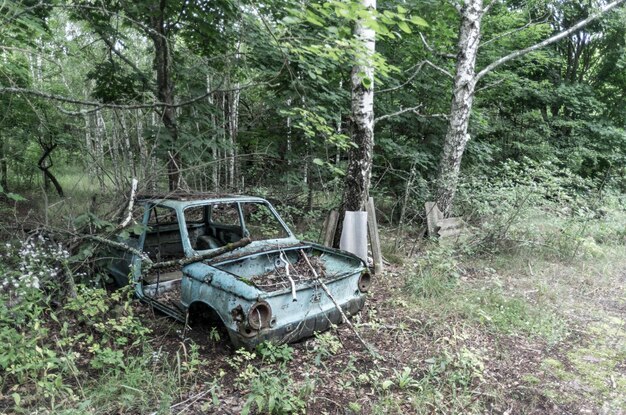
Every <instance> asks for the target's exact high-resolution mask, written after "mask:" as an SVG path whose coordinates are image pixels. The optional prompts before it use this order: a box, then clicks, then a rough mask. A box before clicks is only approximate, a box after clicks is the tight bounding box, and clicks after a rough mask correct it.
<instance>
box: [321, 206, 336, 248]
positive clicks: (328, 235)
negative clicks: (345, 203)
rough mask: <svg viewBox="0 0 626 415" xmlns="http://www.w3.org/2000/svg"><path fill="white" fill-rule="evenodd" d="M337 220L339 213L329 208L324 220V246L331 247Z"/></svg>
mask: <svg viewBox="0 0 626 415" xmlns="http://www.w3.org/2000/svg"><path fill="white" fill-rule="evenodd" d="M338 220H339V213H338V212H337V211H336V210H331V211H330V213H329V214H328V217H327V218H326V221H325V222H324V246H328V247H332V246H333V240H334V239H335V232H336V231H337V221H338Z"/></svg>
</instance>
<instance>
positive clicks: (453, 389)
mask: <svg viewBox="0 0 626 415" xmlns="http://www.w3.org/2000/svg"><path fill="white" fill-rule="evenodd" d="M540 213H541V214H540V215H539V216H538V217H539V218H544V219H543V220H544V221H543V222H541V221H540V220H538V221H533V222H528V223H525V224H524V226H527V229H530V231H532V232H534V234H535V235H541V236H542V237H543V238H544V239H543V241H545V242H546V243H543V242H541V241H542V240H539V241H540V242H533V243H526V244H521V243H520V242H519V241H517V240H516V241H514V242H515V243H514V244H510V245H507V244H509V242H511V241H509V240H507V241H504V242H503V243H500V244H499V245H498V246H497V247H496V248H497V249H494V250H489V249H485V247H481V249H480V252H481V254H480V255H479V254H477V253H476V251H474V252H473V253H472V251H471V249H472V244H471V243H468V244H465V245H461V246H456V247H454V248H451V247H446V246H439V245H437V244H434V243H430V242H424V243H422V246H421V247H419V249H417V250H416V253H415V254H414V255H412V256H410V257H409V256H406V255H404V254H402V253H403V252H408V251H413V249H412V248H411V246H412V244H413V243H414V241H404V242H400V243H399V245H396V242H397V241H396V240H395V238H396V237H397V235H396V232H392V231H385V230H383V232H382V233H383V237H384V238H383V239H384V240H383V248H384V253H385V255H386V258H387V259H388V260H389V261H390V262H391V264H389V265H388V266H386V269H385V271H384V272H383V273H382V274H380V275H376V276H375V278H374V279H373V284H372V287H371V289H370V292H369V293H368V296H367V301H366V304H365V307H364V308H363V310H362V311H361V312H360V313H358V314H357V315H356V316H355V317H354V318H353V319H352V320H353V323H354V325H355V327H356V328H357V330H358V332H359V333H360V334H361V336H362V337H363V338H364V339H365V341H366V342H367V343H368V344H370V345H371V346H372V348H373V349H374V350H375V356H372V355H371V354H370V353H369V352H368V351H367V350H365V349H364V347H363V345H362V344H361V343H360V342H359V341H358V340H357V338H356V336H355V335H354V333H353V332H352V331H351V330H350V329H349V328H348V327H347V326H346V325H341V326H339V327H337V328H335V329H331V330H329V331H327V332H325V333H319V334H317V335H316V336H314V337H313V338H310V339H307V340H304V341H301V342H299V343H296V344H292V345H289V346H274V345H271V344H265V345H263V346H262V347H260V348H258V349H257V350H256V351H255V352H249V351H244V350H235V349H234V348H233V346H231V344H230V343H229V341H228V338H227V336H226V334H225V333H223V332H220V331H218V330H216V329H212V328H210V327H193V328H192V329H191V330H190V331H186V332H184V331H183V325H182V324H179V323H177V322H175V321H173V320H171V319H169V318H167V317H164V316H163V315H160V314H158V313H157V312H155V311H154V310H152V309H151V308H150V307H149V306H147V305H145V304H141V303H139V302H137V301H135V300H128V301H130V303H129V304H131V306H130V308H131V309H132V312H129V311H128V310H127V309H126V308H125V307H126V305H124V304H122V305H121V306H120V305H118V306H109V305H107V304H105V303H106V301H107V300H103V298H105V299H108V298H110V297H112V296H113V294H111V293H107V292H106V291H104V290H101V293H100V294H98V295H100V296H104V297H98V295H96V294H93V293H90V292H87V293H88V294H87V295H85V294H84V293H83V294H82V295H80V296H78V298H77V299H73V300H70V301H69V302H68V304H66V305H64V306H63V307H59V306H58V304H56V305H55V304H52V306H51V308H49V309H45V310H43V311H42V310H40V311H39V312H38V313H39V314H37V315H38V317H37V318H39V319H40V321H41V324H40V323H39V321H36V322H34V323H33V322H29V321H28V320H25V321H26V323H24V324H27V326H24V327H28V328H27V330H31V331H32V332H33V333H34V334H33V335H32V336H30V337H32V339H31V338H30V337H29V336H25V332H24V331H23V329H20V330H18V331H15V330H13V331H11V330H9V327H8V326H7V327H5V328H3V327H0V335H1V336H5V337H2V339H6V340H3V341H5V343H8V344H12V348H8V349H6V350H5V351H8V352H9V358H15V359H18V358H19V359H22V360H24V361H25V362H27V363H28V365H30V366H24V367H25V369H24V371H23V372H20V370H21V368H19V367H13V368H11V369H12V370H13V372H14V373H16V376H20V374H21V373H27V374H28V375H21V376H22V377H21V379H23V381H22V382H17V383H16V382H13V379H15V378H14V377H9V376H4V375H2V374H0V381H1V382H2V383H1V384H0V386H2V389H0V414H1V413H7V414H13V413H21V414H25V413H29V414H32V413H38V414H50V413H54V414H67V415H69V414H72V415H74V414H81V415H82V414H112V413H120V414H137V413H141V414H176V415H185V414H207V413H214V414H239V413H248V412H249V413H274V414H288V413H308V414H432V413H442V414H460V413H464V414H465V413H467V414H485V413H493V414H509V415H511V414H612V415H613V414H614V415H620V414H626V248H625V245H624V242H625V241H626V240H625V239H624V235H625V233H624V232H625V231H624V224H625V223H626V215H625V214H624V212H622V211H619V212H615V213H614V214H615V215H616V216H606V217H602V218H600V219H594V220H593V221H585V222H583V223H582V225H581V226H582V227H578V228H577V227H572V226H570V225H568V224H569V223H570V222H568V221H570V219H567V218H566V219H562V218H561V219H559V217H558V216H554V217H550V218H545V215H543V212H540ZM16 215H17V214H16ZM555 218H556V219H555ZM546 224H549V229H548V225H546ZM583 231H584V232H583ZM546 235H547V236H546ZM572 235H573V236H572ZM531 236H532V235H531ZM548 237H549V238H551V239H549V240H548V239H547V238H548ZM527 242H528V241H527ZM547 242H549V244H548V243H547ZM404 244H407V246H404ZM7 245H8V244H7ZM494 246H495V245H494ZM7 258H8V256H7ZM55 262H56V259H55ZM2 266H4V265H3V264H2V263H1V262H0V267H2ZM80 301H83V303H81V302H80ZM27 308H28V307H27ZM98 310H100V311H98ZM5 312H6V313H5V314H6V316H5V317H6V318H9V319H13V318H14V317H13V316H14V315H15V312H16V311H15V310H14V309H6V310H5ZM26 312H27V313H30V311H29V310H26ZM7 313H8V314H7ZM72 313H74V314H72ZM28 315H30V314H28ZM81 315H82V316H81ZM129 316H139V317H140V319H141V322H142V324H143V325H145V326H146V327H148V328H149V329H150V330H151V332H150V333H148V334H143V333H144V332H143V325H141V324H140V325H139V326H138V325H137V324H135V323H134V322H133V320H132V318H131V317H129ZM29 318H30V317H29ZM96 318H101V319H102V320H101V322H99V323H95V324H94V323H93V322H92V320H93V321H96ZM31 323H32V324H31ZM42 327H44V328H45V330H44V329H42ZM128 330H132V332H131V334H129V333H128ZM140 332H141V333H142V334H140V335H139V334H137V335H135V334H136V333H140ZM90 333H91V334H90ZM98 333H99V334H98ZM11 336H13V337H11ZM51 339H52V340H51ZM120 339H121V340H120ZM133 339H146V341H145V342H144V341H143V340H142V342H140V344H137V342H136V341H135V342H134V343H133ZM31 340H32V341H31ZM125 342H128V343H125ZM19 344H22V345H23V347H22V346H19ZM44 345H46V347H47V348H48V349H46V348H45V347H44ZM28 348H31V349H32V350H31V349H28ZM42 348H43V350H42ZM20 351H24V353H23V356H22V355H19V356H18V357H15V356H13V357H12V355H11V353H13V354H16V353H17V354H19V352H20ZM46 353H48V354H46ZM0 357H2V354H0ZM96 357H97V358H96ZM16 361H17V360H16ZM41 362H50V364H51V365H52V366H50V367H54V368H65V369H56V371H53V370H51V369H50V370H49V368H48V366H46V365H47V364H48V363H46V365H44V366H45V367H43V368H41V367H40V366H41V365H39V363H41ZM29 367H35V368H36V369H32V370H30V369H29ZM29 370H30V371H29ZM57 373H58V376H57ZM35 374H36V376H38V377H36V376H35ZM46 388H47V389H46Z"/></svg>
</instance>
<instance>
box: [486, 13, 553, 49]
mask: <svg viewBox="0 0 626 415" xmlns="http://www.w3.org/2000/svg"><path fill="white" fill-rule="evenodd" d="M546 21H547V17H546V18H545V19H543V20H539V21H534V22H533V21H532V20H530V21H529V22H528V23H526V24H525V25H524V26H520V27H518V28H516V29H513V30H509V31H508V32H505V33H502V34H500V35H497V36H494V37H492V38H491V39H489V40H486V41H484V42H482V43H481V44H480V45H478V48H479V49H480V48H482V47H484V46H486V45H488V44H490V43H493V42H497V41H498V40H500V39H502V38H505V37H507V36H510V35H512V34H514V33H517V32H521V31H523V30H525V29H527V28H529V27H531V26H533V25H540V24H542V23H546Z"/></svg>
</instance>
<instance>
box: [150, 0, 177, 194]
mask: <svg viewBox="0 0 626 415" xmlns="http://www.w3.org/2000/svg"><path fill="white" fill-rule="evenodd" d="M166 3H167V2H166V0H161V1H160V2H159V3H158V4H155V5H154V6H153V7H152V16H151V18H150V26H151V29H152V30H151V31H150V32H149V33H150V38H151V39H152V43H153V44H154V66H155V68H156V84H157V98H158V99H159V101H161V102H163V103H165V104H166V106H164V107H163V109H162V110H161V113H160V114H159V115H160V116H161V121H162V122H163V125H164V126H165V128H166V129H167V131H168V133H169V135H170V137H169V142H170V151H169V152H168V159H167V182H168V187H169V190H170V191H173V190H176V189H178V188H179V187H180V184H181V165H182V164H181V158H180V154H179V152H178V149H177V148H176V143H177V141H178V125H177V122H176V110H175V108H174V107H173V105H174V81H173V79H172V73H171V72H172V62H171V59H172V55H171V53H170V42H169V39H168V32H167V28H166V24H165V7H166Z"/></svg>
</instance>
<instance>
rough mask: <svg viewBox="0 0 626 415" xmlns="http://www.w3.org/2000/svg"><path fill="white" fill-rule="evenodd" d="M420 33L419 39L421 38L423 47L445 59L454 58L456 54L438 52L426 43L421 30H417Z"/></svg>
mask: <svg viewBox="0 0 626 415" xmlns="http://www.w3.org/2000/svg"><path fill="white" fill-rule="evenodd" d="M418 33H419V35H420V39H422V43H423V44H424V47H425V48H426V49H427V50H428V51H429V52H430V53H433V54H435V55H437V56H441V57H443V58H446V59H456V55H454V54H452V53H444V52H439V51H438V50H435V49H434V48H433V47H432V46H430V45H429V44H428V42H427V41H426V38H425V37H424V34H423V33H422V32H418Z"/></svg>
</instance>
